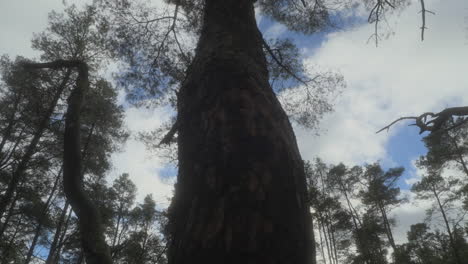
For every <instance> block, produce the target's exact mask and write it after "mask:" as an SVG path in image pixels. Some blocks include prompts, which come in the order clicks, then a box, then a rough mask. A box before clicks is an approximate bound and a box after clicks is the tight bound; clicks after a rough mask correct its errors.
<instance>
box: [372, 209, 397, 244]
mask: <svg viewBox="0 0 468 264" xmlns="http://www.w3.org/2000/svg"><path fill="white" fill-rule="evenodd" d="M377 206H378V207H379V210H380V213H381V214H382V219H383V222H384V227H385V233H386V234H387V238H388V242H389V243H390V246H391V247H392V249H393V252H396V250H397V248H396V244H395V240H394V239H393V233H392V227H391V226H390V222H389V221H388V217H387V212H386V211H385V207H384V205H383V204H382V202H381V201H378V202H377Z"/></svg>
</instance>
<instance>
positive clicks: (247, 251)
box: [168, 0, 315, 264]
mask: <svg viewBox="0 0 468 264" xmlns="http://www.w3.org/2000/svg"><path fill="white" fill-rule="evenodd" d="M253 2H254V1H253V0H224V1H219V0H206V1H205V16H204V26H203V29H202V33H201V37H200V41H199V44H198V47H197V53H196V57H195V59H194V62H193V64H192V66H191V67H190V69H189V70H188V75H187V78H186V81H185V82H184V84H183V86H182V87H181V90H180V93H179V95H178V132H179V134H178V144H179V175H178V181H177V184H176V193H175V197H174V199H173V202H172V205H171V208H170V221H171V224H170V231H171V238H172V240H171V244H170V250H169V254H168V257H169V263H170V264H188V263H190V264H199V263H200V264H201V263H203V264H210V263H216V264H218V263H257V264H260V263H294V264H305V263H314V262H315V261H314V257H315V253H314V252H315V249H314V246H315V245H314V242H313V232H312V224H311V216H310V212H309V206H308V202H307V192H306V180H305V175H304V166H303V162H302V159H301V157H300V154H299V150H298V147H297V143H296V139H295V136H294V133H293V130H292V127H291V125H290V123H289V120H288V118H287V116H286V114H285V112H284V111H283V109H282V108H281V105H280V103H279V102H278V100H277V98H276V96H275V94H274V92H273V90H272V89H271V87H270V85H269V82H268V72H267V64H266V60H265V56H264V53H263V50H262V41H263V40H262V36H261V34H260V32H259V30H258V28H257V26H256V21H255V14H254V8H253Z"/></svg>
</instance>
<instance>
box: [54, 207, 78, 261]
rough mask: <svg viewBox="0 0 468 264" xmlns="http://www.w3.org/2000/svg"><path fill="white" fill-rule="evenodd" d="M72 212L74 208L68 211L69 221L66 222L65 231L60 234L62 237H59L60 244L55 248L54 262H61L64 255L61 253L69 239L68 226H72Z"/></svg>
mask: <svg viewBox="0 0 468 264" xmlns="http://www.w3.org/2000/svg"><path fill="white" fill-rule="evenodd" d="M72 212H73V210H72V209H70V211H69V212H68V216H67V221H66V222H65V226H64V229H63V232H62V234H61V235H60V239H59V242H58V245H57V249H56V250H55V256H54V258H53V262H52V263H54V264H57V263H59V262H60V256H61V255H62V254H61V253H62V248H63V246H64V245H65V241H66V240H67V238H66V235H67V231H68V227H69V226H70V219H71V216H72Z"/></svg>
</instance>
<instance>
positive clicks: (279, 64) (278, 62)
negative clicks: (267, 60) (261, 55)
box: [262, 38, 309, 86]
mask: <svg viewBox="0 0 468 264" xmlns="http://www.w3.org/2000/svg"><path fill="white" fill-rule="evenodd" d="M262 41H263V46H264V47H265V49H266V50H267V52H268V54H270V56H271V57H272V58H273V60H274V61H275V62H276V63H277V64H278V66H280V67H281V68H283V69H284V70H285V71H286V72H287V73H288V74H289V75H291V77H293V78H294V79H296V80H297V81H298V82H300V83H302V84H304V85H306V86H307V85H308V82H309V81H306V80H303V79H302V78H300V77H299V76H297V75H296V74H295V73H294V72H292V71H291V69H289V68H288V67H287V66H285V65H284V64H283V63H282V62H281V61H280V60H279V59H278V57H276V55H275V53H274V52H273V50H272V49H271V47H270V45H268V43H267V42H266V41H265V39H264V38H262Z"/></svg>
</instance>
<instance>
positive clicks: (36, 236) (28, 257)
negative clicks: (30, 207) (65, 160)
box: [24, 169, 62, 264]
mask: <svg viewBox="0 0 468 264" xmlns="http://www.w3.org/2000/svg"><path fill="white" fill-rule="evenodd" d="M61 174H62V169H60V172H59V173H58V175H57V177H56V179H55V182H54V185H53V187H52V190H51V191H50V194H49V197H48V198H47V201H46V203H45V204H44V208H43V209H42V212H41V215H40V216H39V221H38V223H37V226H36V230H35V231H34V237H33V240H32V242H31V246H30V247H29V250H28V253H27V255H26V260H25V261H24V264H29V262H31V258H32V256H33V253H34V249H35V248H36V244H37V241H38V240H39V236H40V235H41V231H42V226H43V224H44V220H45V218H46V216H47V213H48V212H49V206H50V203H51V202H52V198H53V197H54V195H55V191H56V190H57V187H58V185H59V182H60V176H62V175H61Z"/></svg>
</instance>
